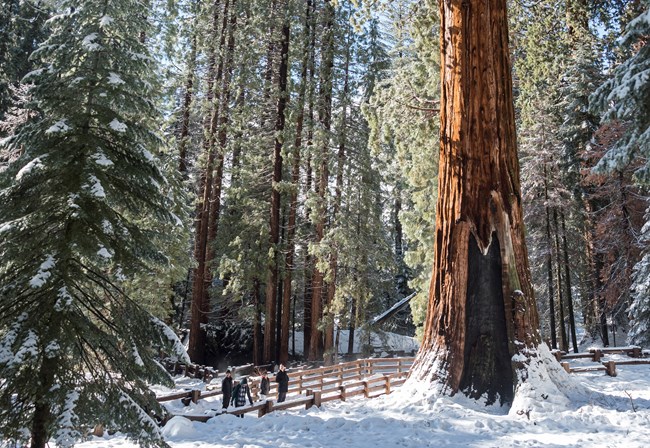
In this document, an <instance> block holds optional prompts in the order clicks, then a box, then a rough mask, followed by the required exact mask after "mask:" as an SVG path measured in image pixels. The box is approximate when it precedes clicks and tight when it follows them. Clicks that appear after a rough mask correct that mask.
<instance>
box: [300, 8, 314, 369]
mask: <svg viewBox="0 0 650 448" xmlns="http://www.w3.org/2000/svg"><path fill="white" fill-rule="evenodd" d="M311 11H312V14H311V16H312V25H313V26H312V29H313V31H312V33H311V41H310V44H309V70H308V71H309V87H308V99H309V102H308V106H307V111H308V112H307V113H308V126H307V147H306V152H307V160H306V161H305V195H309V194H310V192H311V189H312V181H313V171H312V166H311V165H312V164H311V159H312V149H313V147H314V90H315V88H314V85H315V82H314V78H315V75H314V74H315V72H316V69H315V66H316V62H315V60H316V23H315V20H314V19H315V16H316V5H315V2H312V9H311ZM310 213H311V210H310V209H309V207H305V221H306V222H307V223H308V225H309V223H310V221H311V219H310ZM308 235H309V233H308ZM309 243H310V241H309V236H308V237H307V244H309ZM313 273H314V269H313V258H312V256H311V255H309V251H306V253H305V263H304V277H305V285H304V293H303V335H304V338H303V339H304V340H303V352H304V356H305V358H306V359H309V347H310V346H311V329H312V321H311V302H312V295H313V291H312V280H313V279H312V276H313Z"/></svg>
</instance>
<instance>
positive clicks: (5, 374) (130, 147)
mask: <svg viewBox="0 0 650 448" xmlns="http://www.w3.org/2000/svg"><path fill="white" fill-rule="evenodd" d="M146 16H147V9H146V5H145V4H144V3H141V2H112V1H108V0H105V1H99V2H96V1H84V2H76V1H75V2H72V1H64V2H62V5H61V9H60V13H59V14H58V15H56V16H54V17H53V18H51V19H50V20H49V22H48V23H49V27H50V30H51V34H50V37H49V38H48V39H47V41H46V42H44V44H43V45H42V46H41V47H40V48H39V49H38V50H37V51H36V52H34V54H33V55H32V58H33V59H34V61H35V63H36V64H37V67H38V68H37V69H36V70H34V71H33V72H31V73H30V74H28V75H27V76H26V77H25V82H29V83H32V84H33V87H32V89H31V92H30V94H31V98H32V101H31V103H30V104H28V107H29V108H30V109H31V110H33V111H35V112H36V113H37V114H38V116H37V118H36V119H34V120H32V121H31V122H29V123H28V124H26V125H24V126H23V127H22V128H20V131H19V132H18V133H17V134H16V135H15V136H13V137H11V138H10V139H9V141H8V143H7V144H8V145H9V147H10V148H20V150H21V151H22V153H23V154H22V156H21V158H20V159H19V160H18V161H17V162H15V163H13V164H12V165H10V167H9V169H7V171H6V172H5V173H3V175H2V178H1V181H0V182H1V183H0V187H1V190H0V204H2V206H1V207H0V234H1V238H0V257H1V258H0V316H1V318H0V337H1V339H0V378H3V380H2V381H1V382H0V401H2V402H3V403H5V404H8V403H10V402H11V403H12V406H6V405H3V406H2V407H0V409H1V410H0V427H1V428H2V429H1V430H0V432H1V436H2V437H4V438H6V439H10V440H24V438H25V437H26V433H25V432H23V428H25V427H26V429H27V431H32V436H33V437H35V436H36V433H37V432H38V431H41V430H44V431H45V434H44V435H45V436H46V437H54V438H55V439H56V441H57V444H58V445H61V446H70V445H71V444H73V443H74V441H75V440H76V439H79V438H80V437H81V436H82V432H81V431H82V430H83V428H84V427H87V426H88V425H94V424H96V423H98V422H101V423H103V424H104V425H105V426H107V427H110V428H114V429H119V430H121V431H123V432H125V433H127V434H129V435H130V436H131V437H133V438H134V439H135V440H137V441H138V442H139V443H140V444H141V445H142V446H161V445H165V444H164V442H163V441H162V439H161V436H160V433H159V431H158V428H157V425H156V422H155V420H154V419H153V418H152V417H151V415H150V412H156V413H158V414H160V412H161V410H160V408H159V406H158V405H157V404H156V402H155V400H153V399H152V398H151V396H150V393H149V392H148V384H151V383H165V384H170V378H169V376H168V375H167V373H166V372H165V371H164V370H163V369H162V367H161V366H160V365H159V364H157V363H156V361H155V356H156V355H157V351H156V350H157V348H158V347H162V346H166V347H168V349H169V351H170V352H173V353H176V354H179V355H181V354H182V347H180V346H179V344H178V340H177V339H175V336H174V335H173V333H172V332H171V331H170V330H169V329H168V328H167V327H166V326H165V325H164V324H163V323H162V322H161V321H159V320H158V319H156V318H154V317H153V316H152V315H151V314H150V313H149V312H148V311H147V310H146V309H144V308H143V306H142V305H141V304H140V303H138V302H136V300H134V297H132V296H127V295H126V294H125V292H124V291H125V289H124V287H125V285H128V284H130V283H132V282H134V281H135V280H136V279H138V278H139V276H142V275H156V273H160V272H161V270H164V266H165V265H167V264H168V263H169V259H168V256H167V254H166V252H165V248H164V247H163V244H164V242H165V240H166V238H167V236H166V235H168V236H171V235H174V234H175V233H177V231H176V230H175V226H181V227H180V228H182V223H181V222H180V220H179V219H178V218H177V217H176V216H175V215H174V214H173V213H172V210H175V209H176V208H177V207H176V206H175V204H174V199H173V198H174V196H173V194H172V193H171V192H172V190H173V189H172V185H173V184H170V183H169V182H168V181H167V179H166V178H165V176H164V175H163V174H162V171H161V169H160V168H159V166H158V163H157V161H156V157H155V156H154V155H153V154H156V153H157V152H158V150H159V149H160V148H161V140H160V139H159V138H158V137H157V136H156V134H154V132H152V130H153V129H154V125H155V123H154V120H153V118H154V116H155V114H156V109H155V107H154V103H153V98H154V92H155V85H154V83H153V81H152V75H153V71H152V67H153V60H152V58H151V57H150V56H149V54H148V50H147V48H146V47H145V45H144V44H143V42H142V39H141V36H142V34H141V33H146V32H147V23H146V22H145V20H143V19H144V18H145V17H146ZM161 267H163V268H162V269H161ZM174 344H175V345H174ZM37 420H42V421H44V427H43V428H42V429H41V428H38V427H37V425H36V424H34V421H37ZM40 435H41V436H43V434H40ZM46 440H47V439H46Z"/></svg>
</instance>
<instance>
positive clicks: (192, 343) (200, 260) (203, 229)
mask: <svg viewBox="0 0 650 448" xmlns="http://www.w3.org/2000/svg"><path fill="white" fill-rule="evenodd" d="M225 1H226V2H228V0H225ZM220 7H221V1H220V0H215V1H214V5H213V8H214V11H213V17H212V30H211V34H212V36H213V37H214V39H215V40H216V37H217V35H218V34H219V17H220ZM219 51H220V49H218V48H217V46H216V44H215V45H214V46H213V47H212V48H211V51H210V56H209V62H208V75H207V83H206V84H207V85H206V89H207V90H206V92H207V93H206V103H207V104H208V105H209V115H208V116H209V118H207V119H206V120H205V123H204V128H205V136H204V151H205V153H206V154H207V161H206V166H205V168H204V170H203V172H202V174H201V181H200V184H199V203H198V204H197V213H196V220H195V229H196V231H195V244H194V259H195V261H196V263H197V266H196V268H195V269H194V275H193V277H192V306H191V318H190V339H189V347H188V355H189V356H190V358H191V359H192V361H193V362H195V363H198V364H203V363H204V360H205V359H204V357H205V342H206V330H205V325H206V324H207V323H208V313H209V311H210V303H209V301H208V302H206V300H205V293H204V289H205V274H206V255H207V241H208V221H209V215H210V198H211V197H212V179H213V169H214V159H215V151H214V146H215V144H214V143H215V134H216V123H217V119H218V118H217V117H218V106H217V105H216V104H215V101H214V97H215V92H214V86H215V84H216V83H217V82H218V79H219V75H218V73H217V68H216V67H217V53H218V52H219Z"/></svg>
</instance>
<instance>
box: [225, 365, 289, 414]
mask: <svg viewBox="0 0 650 448" xmlns="http://www.w3.org/2000/svg"><path fill="white" fill-rule="evenodd" d="M261 377H262V379H261V381H260V395H261V399H262V400H265V399H266V396H267V395H268V394H269V391H270V390H271V384H270V382H269V376H268V373H267V372H266V371H264V372H262V373H261ZM275 382H276V383H278V403H281V402H283V401H284V400H285V399H286V398H287V391H288V390H289V375H288V374H287V372H286V367H285V366H284V364H280V368H279V369H278V373H276V374H275ZM221 392H222V393H223V401H222V406H223V408H224V409H228V406H229V405H231V404H234V405H235V407H240V406H244V405H245V404H246V399H248V402H249V403H250V404H251V405H252V404H253V398H252V397H251V390H250V386H249V385H248V379H247V378H246V377H243V378H241V379H240V380H239V381H237V380H234V379H233V378H232V372H231V371H230V370H227V371H226V377H225V378H224V379H223V381H222V382H221ZM239 417H241V418H244V414H239Z"/></svg>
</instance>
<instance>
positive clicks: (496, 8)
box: [411, 0, 540, 404]
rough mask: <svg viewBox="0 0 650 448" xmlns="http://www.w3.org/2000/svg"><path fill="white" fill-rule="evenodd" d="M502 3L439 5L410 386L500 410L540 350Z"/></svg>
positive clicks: (468, 0) (473, 0) (465, 0)
mask: <svg viewBox="0 0 650 448" xmlns="http://www.w3.org/2000/svg"><path fill="white" fill-rule="evenodd" d="M506 3H507V0H443V1H441V2H440V17H441V32H442V35H441V80H442V82H441V83H442V91H441V102H440V119H441V126H440V129H441V131H440V132H441V144H440V163H439V167H440V173H439V183H438V194H439V196H438V204H437V212H436V238H435V247H434V251H435V262H434V266H433V272H432V278H431V286H430V290H429V305H428V311H427V319H426V322H425V331H424V340H423V342H422V346H421V348H420V351H419V353H418V356H417V358H416V361H415V365H414V367H413V369H412V371H411V376H414V377H416V378H422V379H428V380H430V381H432V382H436V383H439V384H440V385H441V388H440V390H442V391H444V392H445V393H448V394H452V395H453V394H455V393H456V392H458V391H461V392H462V393H464V394H465V395H467V396H469V397H471V398H475V399H478V398H480V397H482V398H484V399H486V403H487V404H490V403H494V402H496V401H497V400H499V401H500V402H501V403H502V404H505V403H511V402H512V400H513V398H514V389H515V388H514V386H515V382H516V381H517V375H516V374H515V372H516V370H517V369H520V368H521V369H523V368H524V363H523V362H521V361H519V360H517V361H513V360H512V359H513V356H514V355H515V354H521V355H524V356H525V357H526V359H528V356H530V355H526V354H525V353H526V349H533V350H534V348H535V347H537V345H538V344H539V343H540V336H539V331H538V329H539V322H538V315H537V309H536V306H535V300H534V296H533V289H532V286H531V282H530V272H529V268H528V254H527V250H526V244H525V239H524V224H523V216H522V209H521V192H520V184H519V162H518V159H517V151H516V138H515V116H514V107H513V97H512V79H511V65H510V55H509V50H508V20H507V14H506Z"/></svg>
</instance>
